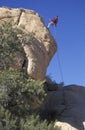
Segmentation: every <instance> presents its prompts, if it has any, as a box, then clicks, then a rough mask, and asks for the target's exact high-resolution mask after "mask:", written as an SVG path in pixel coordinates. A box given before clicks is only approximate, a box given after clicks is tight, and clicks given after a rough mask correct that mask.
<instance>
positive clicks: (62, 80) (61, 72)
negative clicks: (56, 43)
mask: <svg viewBox="0 0 85 130" xmlns="http://www.w3.org/2000/svg"><path fill="white" fill-rule="evenodd" d="M54 34H55V38H56V28H55V26H54ZM57 60H58V66H59V71H60V76H61V83H62V86H63V85H64V78H63V71H62V67H61V62H60V56H59V52H57Z"/></svg>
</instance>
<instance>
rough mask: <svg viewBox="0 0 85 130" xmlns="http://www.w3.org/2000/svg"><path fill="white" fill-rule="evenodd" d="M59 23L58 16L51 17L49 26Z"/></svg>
mask: <svg viewBox="0 0 85 130" xmlns="http://www.w3.org/2000/svg"><path fill="white" fill-rule="evenodd" d="M57 23H58V16H56V17H55V18H53V19H51V21H50V23H48V26H47V28H50V26H51V25H55V26H56V24H57Z"/></svg>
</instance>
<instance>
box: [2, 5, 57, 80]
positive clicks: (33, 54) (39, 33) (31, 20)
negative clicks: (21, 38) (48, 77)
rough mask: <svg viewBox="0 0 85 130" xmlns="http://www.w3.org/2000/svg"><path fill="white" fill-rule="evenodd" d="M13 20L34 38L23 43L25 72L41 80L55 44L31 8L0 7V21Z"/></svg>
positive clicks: (53, 52)
mask: <svg viewBox="0 0 85 130" xmlns="http://www.w3.org/2000/svg"><path fill="white" fill-rule="evenodd" d="M11 20H13V21H14V23H15V25H16V26H17V27H20V26H24V31H26V33H33V34H35V35H34V37H35V38H34V40H33V41H32V42H29V43H26V44H25V43H23V44H24V46H23V47H24V51H25V53H26V57H27V61H28V64H27V73H28V74H29V75H30V76H31V77H32V78H33V79H36V80H37V79H40V80H43V79H44V78H45V74H46V70H47V67H48V65H49V63H50V60H51V59H52V57H53V55H54V54H55V52H56V50H57V44H56V42H55V40H54V38H53V36H52V35H51V34H50V31H49V30H48V29H47V28H46V26H45V23H44V21H43V19H42V18H41V16H40V15H39V14H38V13H36V12H34V11H33V10H27V9H20V8H8V7H1V8H0V23H2V22H3V21H11Z"/></svg>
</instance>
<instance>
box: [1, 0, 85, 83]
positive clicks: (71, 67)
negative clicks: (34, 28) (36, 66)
mask: <svg viewBox="0 0 85 130" xmlns="http://www.w3.org/2000/svg"><path fill="white" fill-rule="evenodd" d="M1 6H8V7H12V8H26V9H30V10H34V11H36V12H38V13H39V14H40V15H41V16H42V17H43V20H44V21H45V24H46V26H47V24H48V22H49V19H51V18H53V17H55V16H56V15H58V16H59V22H58V24H57V27H56V28H55V30H54V27H51V28H50V31H51V33H52V35H53V36H54V38H55V40H56V42H57V44H58V52H56V54H55V55H54V57H53V59H52V61H51V63H50V65H49V67H48V70H47V75H49V76H50V77H51V78H52V80H53V81H56V82H58V83H59V82H62V74H61V70H62V73H63V81H64V84H65V85H68V84H77V85H83V86H85V0H0V7H1ZM58 57H59V58H58ZM59 61H60V63H59ZM59 64H60V65H59Z"/></svg>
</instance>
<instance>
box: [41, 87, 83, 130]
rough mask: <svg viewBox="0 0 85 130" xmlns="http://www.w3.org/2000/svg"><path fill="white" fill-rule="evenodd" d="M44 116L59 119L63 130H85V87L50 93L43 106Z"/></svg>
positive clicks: (59, 124)
mask: <svg viewBox="0 0 85 130" xmlns="http://www.w3.org/2000/svg"><path fill="white" fill-rule="evenodd" d="M42 112H43V113H44V114H45V115H44V114H43V116H45V117H46V116H47V117H49V116H50V118H51V119H52V118H55V119H58V120H59V121H58V122H56V123H55V127H56V126H60V127H61V128H62V130H84V129H85V87H82V86H78V85H69V86H65V87H59V88H58V89H57V90H56V91H49V92H48V95H47V98H46V100H45V102H44V104H43V106H42Z"/></svg>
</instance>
